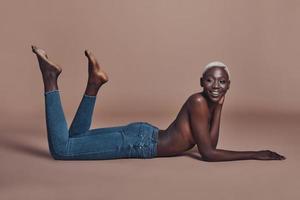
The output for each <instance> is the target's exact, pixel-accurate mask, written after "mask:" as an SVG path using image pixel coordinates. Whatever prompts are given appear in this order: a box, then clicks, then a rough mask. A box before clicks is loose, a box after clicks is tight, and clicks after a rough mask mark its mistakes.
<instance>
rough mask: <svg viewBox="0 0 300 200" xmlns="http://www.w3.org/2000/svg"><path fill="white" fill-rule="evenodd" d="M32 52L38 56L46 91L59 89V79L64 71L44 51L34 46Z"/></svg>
mask: <svg viewBox="0 0 300 200" xmlns="http://www.w3.org/2000/svg"><path fill="white" fill-rule="evenodd" d="M32 52H33V53H35V54H36V56H37V59H38V62H39V66H40V70H41V72H42V76H43V81H44V86H45V91H46V92H47V91H50V90H53V89H57V78H58V76H59V75H60V73H61V72H62V69H61V68H60V67H59V66H58V65H56V64H54V63H53V62H51V61H50V60H49V59H48V56H47V54H46V52H45V51H44V50H43V49H40V48H38V47H36V46H32Z"/></svg>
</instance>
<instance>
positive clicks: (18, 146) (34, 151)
mask: <svg viewBox="0 0 300 200" xmlns="http://www.w3.org/2000/svg"><path fill="white" fill-rule="evenodd" d="M0 146H1V147H3V148H6V149H9V150H12V151H14V152H18V153H22V154H30V155H33V156H36V157H39V158H43V159H51V156H50V155H49V153H48V151H45V150H42V149H39V148H37V147H34V146H31V145H29V144H24V143H21V142H19V141H16V140H11V139H7V138H3V137H2V138H1V141H0Z"/></svg>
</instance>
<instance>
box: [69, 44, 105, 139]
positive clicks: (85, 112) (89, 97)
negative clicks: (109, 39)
mask: <svg viewBox="0 0 300 200" xmlns="http://www.w3.org/2000/svg"><path fill="white" fill-rule="evenodd" d="M85 55H86V57H87V58H88V72H89V76H88V82H87V86H86V90H85V94H84V96H83V97H82V100H81V102H80V105H79V107H78V109H77V112H76V115H75V117H74V119H73V122H72V124H71V127H70V130H69V133H70V137H73V136H76V135H80V134H84V133H87V131H88V130H89V128H90V126H91V122H92V115H93V110H94V106H95V102H96V95H97V93H98V91H99V89H100V87H101V86H102V85H103V84H105V83H106V82H107V81H108V77H107V75H106V73H105V72H104V71H103V70H102V69H101V68H100V65H99V64H98V62H97V60H96V59H95V57H94V56H93V54H92V53H91V52H90V51H87V50H86V51H85Z"/></svg>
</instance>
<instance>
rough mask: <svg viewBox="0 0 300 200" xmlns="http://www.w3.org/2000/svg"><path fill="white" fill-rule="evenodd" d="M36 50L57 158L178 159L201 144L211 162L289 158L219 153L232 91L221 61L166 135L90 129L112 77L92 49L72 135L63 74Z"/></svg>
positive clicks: (135, 128) (145, 127) (128, 128)
mask: <svg viewBox="0 0 300 200" xmlns="http://www.w3.org/2000/svg"><path fill="white" fill-rule="evenodd" d="M32 51H33V52H34V53H35V54H36V56H37V59H38V62H39V66H40V70H41V72H42V77H43V82H44V95H45V106H46V123H47V133H48V143H49V149H50V153H51V155H52V157H53V158H54V159H57V160H88V159H116V158H153V157H161V156H173V155H178V154H180V153H182V152H185V151H187V150H189V149H191V148H193V147H194V146H195V145H197V147H198V150H199V153H200V154H201V156H202V160H205V161H230V160H249V159H257V160H283V159H285V157H284V156H282V155H279V154H277V153H275V152H272V151H269V150H263V151H228V150H221V149H216V146H217V143H218V137H219V126H220V117H221V110H222V105H223V102H224V98H225V94H226V92H227V90H228V89H229V86H230V80H229V72H228V68H227V67H226V65H224V64H223V63H221V62H213V63H210V64H209V65H207V66H206V68H205V70H204V72H203V75H202V78H201V86H202V87H203V91H202V92H201V93H196V94H193V95H191V96H190V97H189V98H188V99H187V100H186V102H185V103H184V104H183V106H182V108H181V110H180V112H179V114H178V116H177V117H176V119H175V120H174V121H173V122H172V123H171V125H170V126H169V127H168V128H167V129H166V130H160V129H159V128H157V127H155V126H153V125H151V124H149V123H147V122H133V123H129V124H127V125H123V126H116V127H106V128H98V129H92V130H89V128H90V125H91V119H92V114H93V109H94V105H95V101H96V95H97V93H98V90H99V89H100V87H101V86H102V85H103V84H105V83H106V82H107V81H108V76H107V74H106V73H105V72H104V71H103V70H102V69H101V68H100V66H99V64H98V62H97V60H96V59H95V57H94V56H93V54H92V53H91V52H90V51H87V50H86V51H85V55H86V57H87V58H88V82H87V86H86V90H85V93H84V95H83V98H82V100H81V103H80V105H79V108H78V110H77V112H76V115H75V117H74V120H73V122H72V124H71V126H70V129H69V130H68V127H67V123H66V120H65V116H64V113H63V109H62V105H61V101H60V96H59V90H58V85H57V78H58V76H59V75H60V73H61V71H62V69H61V68H60V67H59V66H58V65H56V64H54V63H53V62H52V61H50V60H49V58H48V56H47V54H46V52H45V51H44V50H42V49H40V48H37V47H35V46H32Z"/></svg>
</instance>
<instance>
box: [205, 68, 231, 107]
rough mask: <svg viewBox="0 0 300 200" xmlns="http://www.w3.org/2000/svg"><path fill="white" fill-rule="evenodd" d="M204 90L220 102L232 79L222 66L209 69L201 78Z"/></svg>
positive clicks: (212, 99)
mask: <svg viewBox="0 0 300 200" xmlns="http://www.w3.org/2000/svg"><path fill="white" fill-rule="evenodd" d="M201 86H202V87H203V92H204V93H205V95H206V96H207V97H208V98H209V100H211V101H212V102H218V101H219V100H220V99H221V98H222V96H224V95H225V94H226V92H227V90H228V89H229V86H230V80H229V77H228V74H227V72H226V71H225V70H224V68H222V67H212V68H210V69H208V70H207V71H206V72H205V74H204V75H203V77H202V78H201Z"/></svg>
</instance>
